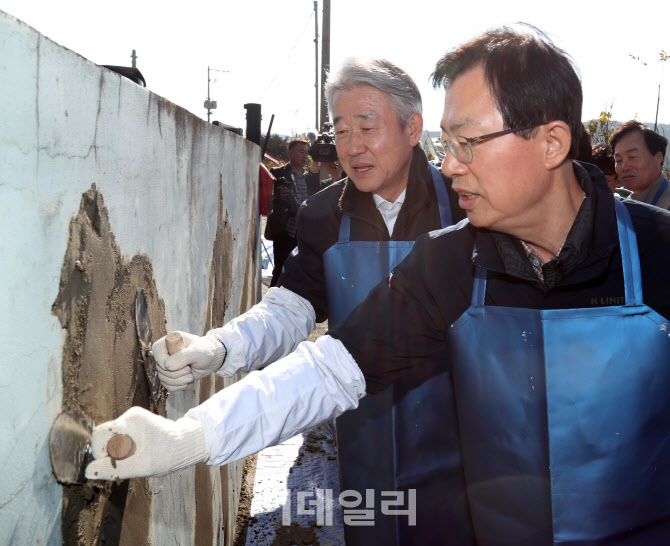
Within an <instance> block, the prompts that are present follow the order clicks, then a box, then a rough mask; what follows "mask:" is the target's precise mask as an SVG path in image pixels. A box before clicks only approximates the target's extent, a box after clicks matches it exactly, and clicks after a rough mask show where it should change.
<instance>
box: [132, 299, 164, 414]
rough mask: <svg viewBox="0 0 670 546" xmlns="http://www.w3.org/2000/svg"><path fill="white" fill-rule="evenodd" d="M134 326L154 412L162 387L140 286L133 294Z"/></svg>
mask: <svg viewBox="0 0 670 546" xmlns="http://www.w3.org/2000/svg"><path fill="white" fill-rule="evenodd" d="M135 328H136V329H137V339H138V340H139V342H140V350H141V353H142V363H143V364H144V373H145V375H146V377H147V382H148V384H149V393H150V395H151V410H152V411H154V412H155V411H156V410H157V408H158V400H159V398H160V395H161V388H162V387H161V382H160V379H159V378H158V372H157V371H156V362H155V361H154V356H153V353H152V352H151V346H152V345H153V344H154V334H153V332H152V330H151V321H150V320H149V308H148V306H147V299H146V298H145V296H144V290H142V289H141V288H138V289H137V294H136V296H135Z"/></svg>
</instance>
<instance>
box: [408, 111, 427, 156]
mask: <svg viewBox="0 0 670 546" xmlns="http://www.w3.org/2000/svg"><path fill="white" fill-rule="evenodd" d="M405 132H406V133H407V137H408V138H409V145H410V146H411V147H412V148H413V147H414V146H416V145H417V144H418V143H419V141H420V140H421V135H422V134H423V116H422V115H421V114H419V112H414V113H413V114H412V115H411V116H410V117H409V120H408V121H407V126H406V127H405Z"/></svg>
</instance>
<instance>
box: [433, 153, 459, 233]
mask: <svg viewBox="0 0 670 546" xmlns="http://www.w3.org/2000/svg"><path fill="white" fill-rule="evenodd" d="M428 166H429V167H430V174H431V175H432V176H433V185H434V186H435V193H436V194H437V204H438V206H439V208H440V221H441V222H442V228H446V227H449V226H450V225H452V224H453V223H454V222H453V221H452V219H451V206H450V203H449V194H448V193H447V187H446V186H445V185H444V179H443V178H442V175H441V174H440V171H439V170H437V167H435V165H433V164H432V163H428Z"/></svg>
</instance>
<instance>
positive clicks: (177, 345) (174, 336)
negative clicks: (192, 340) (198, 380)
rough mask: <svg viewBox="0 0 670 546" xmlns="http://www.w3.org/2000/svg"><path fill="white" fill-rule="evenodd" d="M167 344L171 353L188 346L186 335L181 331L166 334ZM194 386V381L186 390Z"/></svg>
mask: <svg viewBox="0 0 670 546" xmlns="http://www.w3.org/2000/svg"><path fill="white" fill-rule="evenodd" d="M165 346H166V347H167V352H168V354H169V355H173V354H175V353H176V352H179V351H181V350H182V349H184V348H185V347H186V342H185V341H184V337H183V336H182V335H181V334H180V333H179V332H170V333H169V334H168V335H167V336H165ZM192 388H193V383H189V385H188V387H186V389H185V390H187V391H190V390H191V389H192Z"/></svg>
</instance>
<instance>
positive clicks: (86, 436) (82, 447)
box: [49, 410, 93, 485]
mask: <svg viewBox="0 0 670 546" xmlns="http://www.w3.org/2000/svg"><path fill="white" fill-rule="evenodd" d="M92 430H93V423H92V422H91V421H90V420H89V419H87V418H86V417H84V416H82V415H80V414H78V413H75V412H72V411H68V410H65V411H62V412H61V413H60V414H59V415H58V417H56V420H55V421H54V424H53V426H52V427H51V432H50V433H49V456H50V457H51V468H52V469H53V473H54V476H56V480H57V481H58V483H62V484H65V485H71V484H83V483H86V476H85V475H84V471H85V470H86V466H87V465H88V463H90V462H91V461H92V460H93V457H92V455H91V431H92Z"/></svg>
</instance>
